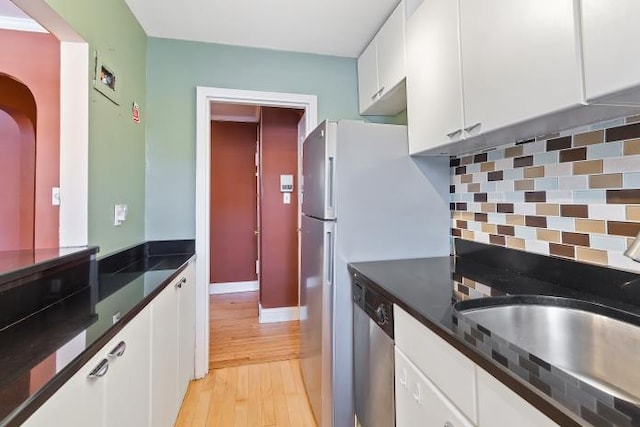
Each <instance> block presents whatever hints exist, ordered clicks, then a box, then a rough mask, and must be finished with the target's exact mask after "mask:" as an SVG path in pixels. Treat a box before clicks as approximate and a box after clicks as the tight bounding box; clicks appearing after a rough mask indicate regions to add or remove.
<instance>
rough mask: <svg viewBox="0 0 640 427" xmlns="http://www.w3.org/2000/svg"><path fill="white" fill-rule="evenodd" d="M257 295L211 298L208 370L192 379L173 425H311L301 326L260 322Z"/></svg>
mask: <svg viewBox="0 0 640 427" xmlns="http://www.w3.org/2000/svg"><path fill="white" fill-rule="evenodd" d="M257 306H258V293H257V292H250V293H242V294H226V295H212V296H211V299H210V309H211V349H210V351H211V354H210V360H211V370H210V371H209V375H207V376H206V377H205V378H203V379H201V380H196V381H191V383H190V384H189V389H188V390H187V394H186V396H185V398H184V401H183V404H182V408H181V409H180V414H179V415H178V420H177V422H176V427H192V426H193V427H199V426H207V427H208V426H223V427H232V426H243V427H245V426H246V427H254V426H258V427H260V426H276V427H298V426H300V427H315V426H316V424H315V421H314V419H313V413H312V411H311V407H310V406H309V402H308V400H307V395H306V392H305V390H304V385H303V383H302V376H301V373H300V364H299V361H298V345H299V340H300V329H299V326H298V325H299V322H297V321H296V322H281V323H271V324H259V323H258V308H257Z"/></svg>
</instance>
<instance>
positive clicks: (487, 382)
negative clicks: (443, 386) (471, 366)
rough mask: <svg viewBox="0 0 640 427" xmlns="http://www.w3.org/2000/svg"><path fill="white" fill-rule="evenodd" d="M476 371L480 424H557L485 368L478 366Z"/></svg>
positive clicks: (499, 426) (522, 426)
mask: <svg viewBox="0 0 640 427" xmlns="http://www.w3.org/2000/svg"><path fill="white" fill-rule="evenodd" d="M476 371H477V373H478V421H479V423H478V424H479V425H481V426H491V427H511V426H520V427H545V426H556V425H557V424H556V423H554V422H553V421H552V420H551V419H549V418H547V416H546V415H544V414H543V413H542V412H540V411H538V410H537V409H536V408H534V407H533V406H531V404H529V403H528V402H527V401H525V400H524V399H523V398H521V397H520V396H518V395H517V394H515V393H514V392H513V391H511V390H510V389H508V388H507V387H506V386H505V385H503V384H502V383H501V382H499V381H498V380H496V379H495V378H494V377H493V376H491V375H490V374H489V373H487V372H486V371H485V370H484V369H480V368H478V369H477V370H476Z"/></svg>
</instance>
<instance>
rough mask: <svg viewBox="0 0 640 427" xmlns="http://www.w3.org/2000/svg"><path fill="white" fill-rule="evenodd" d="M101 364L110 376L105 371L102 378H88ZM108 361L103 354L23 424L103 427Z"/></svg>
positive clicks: (95, 358) (71, 379) (26, 425)
mask: <svg viewBox="0 0 640 427" xmlns="http://www.w3.org/2000/svg"><path fill="white" fill-rule="evenodd" d="M101 362H106V363H107V365H106V368H104V369H107V372H105V371H104V369H103V370H102V372H100V374H102V375H105V376H102V377H96V378H89V374H90V373H91V372H92V371H93V370H94V369H95V368H96V367H98V365H99V364H100V363H101ZM108 363H109V362H108V360H106V356H105V355H104V354H103V353H102V352H100V353H98V354H97V355H96V356H94V357H93V358H91V360H89V362H87V364H86V365H85V366H83V367H82V368H81V369H80V370H79V371H78V372H77V373H76V374H75V375H74V376H73V377H71V378H70V379H69V381H67V382H66V383H65V384H64V385H63V386H62V387H60V389H59V390H58V391H57V392H55V394H54V395H53V396H51V397H50V398H49V400H47V401H46V402H45V403H44V404H43V405H42V406H41V407H40V408H38V410H37V411H36V412H35V413H34V414H33V415H31V417H30V418H29V419H27V421H25V423H24V424H23V426H25V427H49V426H51V425H53V424H52V423H55V422H56V420H57V421H58V422H60V421H62V420H64V426H65V427H87V426H96V427H98V426H102V425H104V416H105V411H104V407H103V404H102V401H103V398H104V391H105V389H104V387H105V381H106V375H108V369H109V365H108Z"/></svg>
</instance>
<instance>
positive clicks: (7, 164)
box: [0, 108, 35, 251]
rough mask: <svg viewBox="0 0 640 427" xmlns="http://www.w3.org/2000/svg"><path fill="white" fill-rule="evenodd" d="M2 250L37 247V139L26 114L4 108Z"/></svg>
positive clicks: (0, 119) (0, 129)
mask: <svg viewBox="0 0 640 427" xmlns="http://www.w3.org/2000/svg"><path fill="white" fill-rule="evenodd" d="M0 135H2V139H0V251H7V250H16V249H30V248H33V235H34V221H33V220H34V200H35V199H34V190H35V136H34V133H33V125H32V122H31V121H30V120H29V119H28V118H27V117H26V116H25V115H23V114H21V113H15V112H14V114H13V115H12V114H10V113H8V112H7V111H5V110H3V109H2V108H0Z"/></svg>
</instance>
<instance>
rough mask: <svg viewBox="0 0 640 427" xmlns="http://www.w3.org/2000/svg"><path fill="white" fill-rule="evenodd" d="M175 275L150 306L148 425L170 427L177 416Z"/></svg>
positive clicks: (176, 304) (176, 302) (176, 281)
mask: <svg viewBox="0 0 640 427" xmlns="http://www.w3.org/2000/svg"><path fill="white" fill-rule="evenodd" d="M181 279H182V276H178V277H177V278H176V279H175V280H174V281H173V282H171V283H169V285H167V287H166V288H165V289H164V290H163V291H162V292H160V294H159V295H158V296H157V297H156V298H155V299H154V300H153V303H152V304H153V305H152V307H151V309H152V314H151V425H152V426H153V427H163V426H167V427H169V426H173V424H174V422H175V420H176V416H177V415H178V409H179V406H178V399H177V395H178V372H177V371H178V287H177V284H178V282H179V281H180V280H181Z"/></svg>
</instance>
